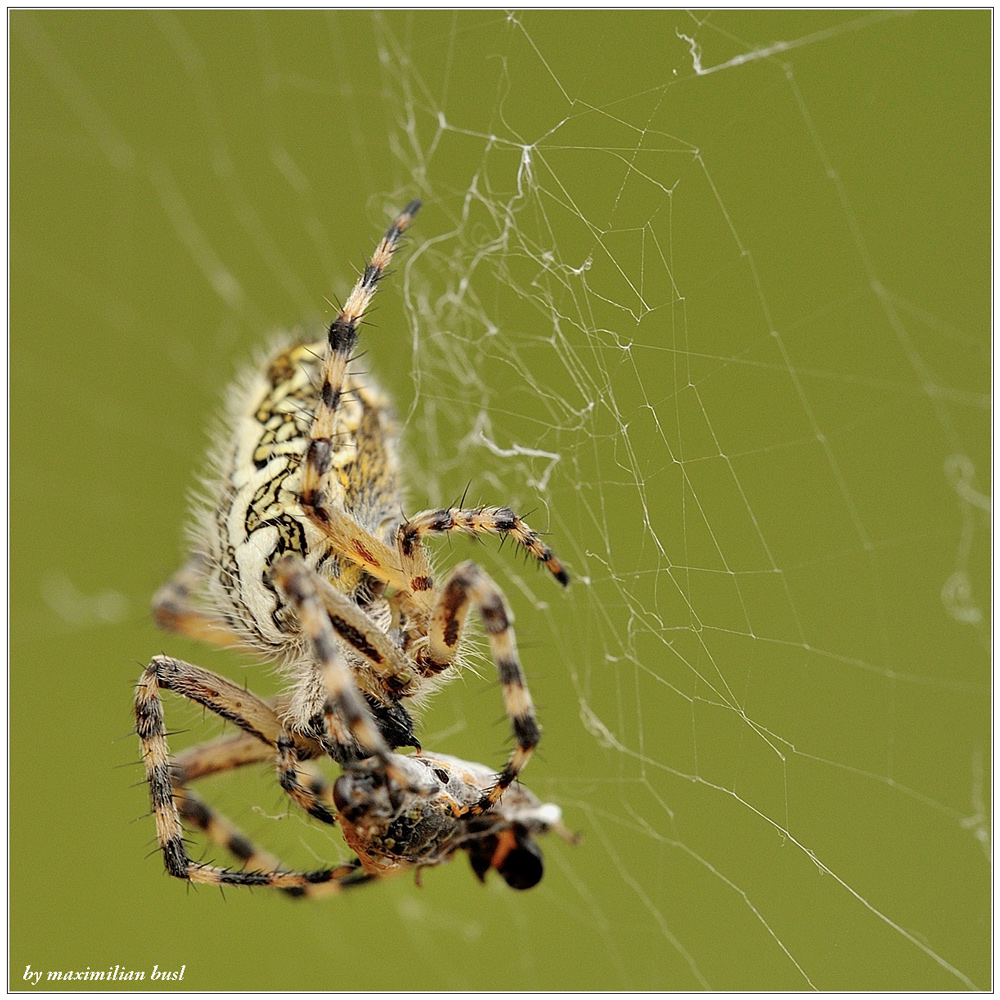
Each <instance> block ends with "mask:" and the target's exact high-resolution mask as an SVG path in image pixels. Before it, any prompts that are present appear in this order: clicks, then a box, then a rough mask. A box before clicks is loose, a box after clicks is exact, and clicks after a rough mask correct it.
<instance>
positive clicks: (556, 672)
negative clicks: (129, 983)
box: [9, 11, 992, 990]
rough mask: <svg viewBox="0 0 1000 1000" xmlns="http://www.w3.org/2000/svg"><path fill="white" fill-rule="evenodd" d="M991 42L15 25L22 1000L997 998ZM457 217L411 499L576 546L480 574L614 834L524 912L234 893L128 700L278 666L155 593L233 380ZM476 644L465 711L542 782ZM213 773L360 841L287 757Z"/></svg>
mask: <svg viewBox="0 0 1000 1000" xmlns="http://www.w3.org/2000/svg"><path fill="white" fill-rule="evenodd" d="M990 17H991V15H990V14H989V13H988V12H965V13H916V14H876V15H869V14H865V13H858V12H831V11H825V12H816V13H808V14H807V13H794V12H793V13H757V14H743V13H738V12H729V13H726V12H723V13H715V14H711V15H706V16H705V18H704V20H701V21H699V20H698V19H697V18H695V17H693V16H691V15H689V14H674V13H634V12H626V13H618V12H604V13H594V14H580V13H576V14H574V13H554V12H549V13H530V12H529V13H523V14H517V15H516V16H515V15H511V16H508V15H506V14H501V13H490V12H484V13H469V14H454V15H452V14H449V13H429V14H428V13H425V14H419V13H418V14H403V13H392V14H385V15H378V14H368V13H364V12H357V13H348V14H335V15H324V14H319V13H287V14H278V13H262V14H257V13H253V14H222V13H213V14H199V13H190V12H189V13H182V14H178V15H172V14H162V15H149V14H146V13H110V12H107V13H84V14H78V13H37V12H15V13H14V14H12V15H11V19H10V26H11V49H10V57H11V61H10V87H11V91H10V93H11V101H10V113H11V116H10V149H11V185H10V212H11V215H10V218H11V232H10V248H11V266H10V279H11V286H10V287H11V298H10V316H11V341H10V359H11V371H10V382H11V407H10V415H11V438H10V440H11V501H12V506H11V533H10V542H11V573H10V580H11V619H10V620H11V658H10V713H9V719H10V737H9V749H10V758H9V759H10V765H9V768H10V770H9V777H10V813H9V815H10V875H11V887H10V970H9V976H10V983H11V986H12V987H13V988H21V987H26V986H27V983H25V981H24V979H23V976H24V971H25V967H26V966H28V965H30V966H31V968H32V969H33V970H34V969H40V970H43V971H49V970H63V971H68V970H77V971H85V970H86V969H87V968H88V967H89V968H91V969H107V968H109V967H114V966H115V965H119V966H122V967H123V968H125V969H136V970H146V971H147V973H148V971H149V970H151V969H152V968H153V966H154V965H158V966H159V968H160V969H170V970H175V969H180V967H181V966H184V967H185V976H184V981H183V983H182V984H178V985H182V986H183V987H186V988H189V989H197V990H203V989H250V988H263V989H279V988H281V989H292V988H298V989H306V988H308V989H354V988H358V989H360V988H364V989H372V988H386V989H394V990H404V989H405V990H416V989H470V988H472V989H484V988H492V989H515V988H550V989H551V988H587V987H590V988H602V989H608V988H631V989H654V988H666V989H689V988H698V987H705V986H708V987H712V988H719V989H736V988H746V989H800V988H808V987H810V986H815V987H818V988H823V989H865V988H868V989H883V990H887V989H894V988H901V989H963V988H969V987H975V988H989V987H990V986H991V980H990V976H991V969H990V940H991V927H990V914H991V910H990V871H989V863H988V858H989V850H990V848H989V843H988V833H989V829H990V825H989V824H990V808H991V803H990V802H989V788H990V786H991V771H990V766H991V751H992V747H991V744H990V656H989V637H990V624H989V621H988V613H989V604H990V577H989V538H988V534H987V532H988V523H989V522H988V517H989V515H988V509H989V499H988V498H989V495H990V492H991V490H990V483H989V463H990V451H989V446H990V437H989V434H990V431H989V417H990V392H991V384H990V285H989V281H990V97H989V93H990V33H991V23H990ZM414 196H419V197H421V198H423V199H424V202H425V207H424V209H423V211H422V213H421V214H420V216H419V219H418V222H417V224H416V226H415V227H414V230H413V233H412V237H411V238H410V239H409V240H408V245H407V249H406V251H405V253H404V254H403V257H402V259H401V260H400V262H399V263H398V266H397V268H396V273H395V276H394V277H393V278H392V279H390V280H389V281H387V282H386V283H385V285H384V287H383V290H382V292H381V293H380V295H379V300H378V303H377V309H376V310H375V312H374V314H373V316H372V317H371V318H372V326H371V327H369V328H368V329H367V330H366V332H365V338H364V350H365V354H364V358H363V361H359V362H358V364H363V365H364V366H365V367H366V368H368V369H369V370H371V371H373V372H374V373H376V374H377V377H378V379H379V380H380V381H381V383H382V384H383V385H384V386H385V387H386V388H387V390H388V391H389V392H391V394H392V395H393V398H394V399H395V401H396V404H397V407H398V409H399V411H400V414H401V416H402V417H403V419H404V420H405V422H406V430H407V438H406V442H407V446H406V459H407V463H408V466H409V468H410V473H411V474H410V489H409V495H408V501H407V504H408V506H407V509H408V510H410V511H414V510H417V509H420V508H422V507H425V506H428V505H431V504H438V503H441V502H445V503H447V502H450V501H452V500H454V499H455V498H456V497H459V496H461V495H462V493H463V491H464V490H465V489H466V488H467V487H468V490H469V493H468V496H469V502H476V503H478V502H500V503H510V504H512V505H513V506H515V507H517V508H518V509H519V510H521V511H527V512H530V518H531V522H532V523H533V524H535V525H537V526H539V527H540V528H543V529H545V530H546V531H548V532H549V540H550V542H551V544H552V545H553V547H554V548H555V549H556V551H557V552H558V553H559V554H560V555H561V556H562V557H563V558H564V559H565V561H566V563H567V564H568V566H569V568H570V570H571V571H572V573H573V574H574V577H575V582H574V585H573V586H572V587H571V588H570V590H569V591H568V592H567V593H562V592H559V588H558V587H556V586H555V585H553V583H552V581H551V580H549V579H547V578H546V577H545V575H544V574H543V573H540V572H537V571H535V570H534V568H533V567H530V566H526V565H525V563H524V561H523V560H521V559H520V558H519V557H518V554H517V553H516V552H514V551H512V549H511V547H510V546H505V547H504V548H503V550H502V551H499V552H498V546H497V545H496V544H494V543H490V542H486V543H485V544H483V545H480V546H478V547H475V548H474V552H475V555H476V557H477V558H479V559H480V560H481V561H482V562H483V564H484V565H485V566H486V567H487V568H488V569H489V571H490V572H491V573H493V574H494V575H495V576H496V578H497V579H498V580H499V581H501V583H502V584H503V586H504V588H505V590H506V592H507V593H508V594H509V596H510V599H511V602H512V604H513V607H514V611H515V614H516V618H517V623H518V635H519V640H520V645H521V648H522V652H523V657H524V660H525V664H526V668H527V670H528V673H529V678H530V681H531V684H532V689H533V692H534V694H535V698H536V701H537V703H538V705H539V711H540V715H541V719H542V722H543V725H544V728H545V736H544V741H543V745H542V747H541V748H540V753H539V755H538V756H537V757H536V759H534V760H533V761H532V762H531V766H530V768H529V770H528V771H527V772H526V774H525V781H526V783H527V784H528V785H529V786H530V787H531V788H532V789H534V790H535V791H536V792H537V793H538V794H540V795H542V796H544V797H545V798H546V799H547V800H549V801H553V802H557V803H559V804H560V805H562V807H563V809H564V811H565V815H566V819H567V822H568V824H569V825H570V826H572V827H573V828H574V829H577V830H579V831H581V832H582V834H583V839H582V841H581V843H580V844H579V845H578V846H575V847H572V846H570V845H567V844H565V843H563V842H562V841H559V840H558V839H556V838H555V837H552V838H549V840H547V841H546V842H545V843H544V844H543V848H544V851H545V854H546V861H547V872H546V876H545V879H544V880H543V882H542V883H541V884H540V885H539V886H538V887H537V888H536V889H533V890H532V891H530V892H526V893H520V894H519V893H515V892H513V891H511V890H509V889H508V888H507V887H506V886H505V885H503V884H502V883H501V882H500V881H499V880H498V879H491V880H490V882H489V884H488V885H487V886H485V887H483V886H480V885H479V884H478V883H477V882H476V881H475V879H474V878H473V877H472V875H471V873H470V872H469V870H468V866H467V864H466V863H465V861H464V860H463V859H457V860H456V862H455V863H454V864H451V865H449V866H446V867H444V868H441V869H439V870H435V871H428V872H425V873H424V878H423V883H424V884H423V887H422V888H418V887H417V886H415V885H414V882H413V879H412V877H409V876H404V877H402V878H399V879H397V880H395V881H391V882H386V883H383V884H380V885H376V886H372V887H366V888H365V889H363V890H360V891H358V892H357V893H354V894H351V895H349V896H344V897H341V898H338V899H334V900H329V901H325V902H322V903H320V902H316V903H310V902H307V903H304V904H302V903H299V904H296V903H295V902H294V901H290V900H288V899H286V898H284V897H283V896H281V895H278V894H269V893H267V892H263V891H258V892H253V893H247V892H244V893H241V892H238V891H235V890H233V891H230V892H228V893H226V895H225V897H223V896H222V894H220V893H219V892H215V891H207V890H201V891H197V892H195V891H187V890H186V889H185V887H184V886H183V885H182V884H180V883H178V882H174V881H172V880H170V879H169V878H168V877H166V876H165V875H164V874H163V873H162V866H161V863H160V860H159V858H158V857H157V855H156V853H155V850H153V849H154V847H155V843H154V841H153V839H152V838H153V823H152V820H151V819H150V818H149V817H148V816H146V815H145V813H146V809H147V804H146V793H145V788H144V786H143V785H142V783H141V768H140V767H139V766H138V765H137V764H136V761H137V758H138V748H137V744H136V740H135V737H134V736H133V735H132V734H131V727H132V723H131V721H130V702H131V694H132V684H133V683H134V680H135V678H136V677H137V676H138V674H139V672H140V670H141V669H142V667H143V665H144V664H145V663H146V662H148V659H149V657H150V656H151V655H153V654H154V653H158V652H161V651H169V652H171V653H173V654H176V655H179V656H182V657H185V658H188V659H193V660H196V661H197V662H199V663H202V664H203V665H205V666H209V667H211V668H213V669H217V670H220V671H223V672H225V673H227V674H228V675H229V676H232V677H235V678H238V679H240V680H241V681H244V680H245V681H246V683H247V684H248V685H250V686H252V687H253V688H254V689H255V690H260V691H262V692H268V691H273V690H274V686H275V683H276V681H275V679H274V678H273V677H272V675H271V674H270V673H269V671H268V670H267V668H266V667H264V666H261V665H259V664H255V663H253V662H251V661H250V660H248V659H247V658H245V657H243V658H241V657H239V656H234V655H231V654H230V655H227V654H224V653H221V652H218V651H208V650H202V649H199V648H198V647H196V646H195V644H193V643H190V642H187V641H184V640H181V639H178V638H174V637H171V636H167V635H164V634H161V633H159V632H157V631H156V630H155V629H154V627H153V626H152V624H151V622H150V620H149V615H148V610H147V609H148V602H149V598H150V595H151V594H152V593H153V591H154V590H155V589H156V587H157V586H158V585H159V584H160V583H161V582H162V581H163V580H164V579H165V578H166V577H167V576H168V575H169V574H170V573H171V572H172V570H173V569H174V568H175V566H176V565H177V563H178V561H179V559H180V558H181V549H182V542H183V524H184V521H185V516H186V509H187V495H188V494H189V492H190V491H191V490H192V489H194V488H195V487H196V485H197V470H198V469H199V467H200V465H201V462H202V454H203V451H204V447H205V441H206V437H205V427H206V426H207V425H208V423H209V420H210V417H211V415H212V414H213V413H214V412H216V410H217V408H218V401H219V398H220V394H221V392H222V391H223V389H224V387H225V385H226V384H227V382H228V381H229V380H230V378H231V377H232V375H233V373H234V372H235V371H236V370H237V368H238V366H239V365H240V364H242V363H245V362H246V361H247V360H248V359H249V358H250V357H252V356H253V353H254V351H255V350H257V349H258V348H259V347H260V345H262V344H263V343H266V341H267V338H268V336H269V335H271V334H272V333H273V331H275V330H278V329H281V328H287V327H288V326H290V325H293V324H296V323H299V322H313V323H317V324H321V323H322V322H323V320H324V319H326V320H329V317H330V316H331V313H332V308H333V307H332V306H331V305H330V303H331V302H335V301H336V300H337V298H338V297H342V296H343V295H344V294H345V293H346V291H347V289H348V288H349V287H350V283H351V281H352V280H353V277H354V275H355V273H356V269H357V268H358V267H359V266H361V265H362V263H363V261H364V258H365V255H366V254H367V253H368V252H369V251H370V249H371V247H372V245H373V244H374V240H375V238H376V237H377V235H378V234H379V233H380V231H381V230H383V228H384V227H385V225H386V223H387V220H388V218H389V217H390V215H391V214H392V212H393V211H395V210H397V209H398V208H399V207H400V206H401V205H402V204H404V203H405V201H407V200H408V199H409V198H411V197H414ZM435 549H436V550H437V551H438V553H439V556H440V559H441V562H442V564H450V563H451V562H454V561H455V560H458V559H460V558H467V557H468V555H469V552H470V543H469V542H468V541H466V540H464V539H455V540H452V541H451V542H448V541H446V540H445V541H441V542H438V543H436V545H435ZM472 665H473V666H474V667H475V672H473V671H470V672H469V673H468V674H467V675H466V676H465V677H464V679H463V680H461V681H458V682H456V683H455V684H453V685H452V686H451V687H450V688H449V689H448V690H447V691H445V692H443V693H442V694H441V695H440V696H439V697H438V699H437V700H436V701H435V702H434V703H433V705H432V706H431V708H430V710H429V711H428V712H427V713H426V715H425V716H424V718H423V721H422V723H421V733H422V735H423V737H424V742H425V745H427V746H429V747H433V748H436V749H440V750H444V751H448V752H452V753H456V754H459V755H462V756H464V757H466V758H471V759H475V760H481V761H487V762H490V763H499V762H500V761H501V760H502V759H503V754H504V751H505V740H506V729H505V726H504V724H503V720H502V713H501V708H500V697H499V692H498V691H497V689H496V684H495V680H494V679H493V678H492V677H491V668H490V666H489V664H488V662H487V661H486V659H485V658H484V657H483V656H481V655H479V654H476V655H475V656H474V657H473V660H472ZM168 713H169V723H170V725H171V728H172V729H174V730H177V731H178V735H177V737H176V740H175V742H176V745H178V746H180V745H184V744H185V743H189V742H192V741H194V740H198V739H203V738H207V737H209V736H210V735H212V734H213V733H214V732H215V731H216V728H215V727H214V726H213V725H212V723H211V720H206V719H203V718H202V717H201V715H200V713H198V712H196V711H192V710H191V709H190V708H189V707H188V706H184V705H181V704H178V703H177V702H176V701H175V700H172V701H171V702H170V704H169V705H168ZM206 794H207V795H208V796H209V797H210V798H211V800H212V801H213V802H216V803H217V804H218V805H219V806H220V807H222V808H224V809H225V810H226V811H227V812H228V813H229V814H230V815H231V816H232V817H233V818H235V819H236V820H237V821H238V822H239V823H240V824H241V825H242V826H243V827H244V828H245V829H246V830H247V831H248V832H249V833H251V834H252V836H253V837H254V838H256V839H258V840H259V841H261V842H262V843H263V844H264V845H266V846H269V847H271V848H272V849H274V850H276V851H279V852H280V853H281V854H282V856H283V857H284V858H285V859H286V860H287V861H288V863H290V864H295V865H303V866H308V867H314V866H315V865H316V864H320V863H323V862H327V861H332V860H335V859H336V858H338V857H342V856H343V854H344V852H345V848H344V847H343V845H342V844H341V843H339V841H338V839H337V838H336V837H335V836H334V835H333V834H331V833H330V832H329V831H327V830H316V829H314V826H315V824H311V823H308V822H306V821H304V820H303V819H302V818H301V817H300V816H298V815H297V814H295V813H293V812H291V811H290V810H289V808H288V806H287V804H286V802H285V800H284V799H283V798H282V796H281V794H280V793H279V792H278V790H277V788H276V786H275V784H274V782H273V780H272V778H271V777H270V776H269V775H268V773H267V770H266V769H264V770H263V771H261V772H255V773H253V774H247V775H238V776H229V777H226V778H223V779H219V780H217V781H215V783H214V784H213V785H212V787H211V788H208V789H206ZM194 850H195V852H196V854H197V855H198V856H205V857H216V856H218V852H217V851H216V850H214V849H206V848H203V847H202V846H197V847H195V848H194ZM150 852H152V854H151V853H150ZM50 985H51V984H50ZM70 985H73V986H75V987H78V988H79V987H81V986H83V987H84V988H86V985H87V984H85V983H79V982H74V983H72V984H70ZM144 985H146V986H150V985H156V984H155V983H151V982H150V981H149V980H148V979H147V981H146V982H145V984H144Z"/></svg>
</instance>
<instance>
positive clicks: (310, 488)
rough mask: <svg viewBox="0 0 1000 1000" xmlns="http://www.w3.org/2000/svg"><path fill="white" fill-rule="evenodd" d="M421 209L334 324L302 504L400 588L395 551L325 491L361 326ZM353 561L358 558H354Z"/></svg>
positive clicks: (404, 218)
mask: <svg viewBox="0 0 1000 1000" xmlns="http://www.w3.org/2000/svg"><path fill="white" fill-rule="evenodd" d="M419 208H420V202H419V201H411V202H410V203H409V204H408V205H407V206H406V208H404V209H403V211H402V212H401V213H400V214H399V216H398V217H397V218H396V219H395V221H394V222H393V223H392V225H391V226H389V229H388V230H387V231H386V234H385V236H384V237H383V238H382V240H381V242H380V243H379V245H378V246H377V247H376V248H375V252H374V253H373V254H372V258H371V261H370V262H369V263H368V265H367V266H366V267H365V269H364V271H363V272H362V273H361V275H360V276H359V277H358V280H357V283H356V284H355V286H354V288H353V289H352V291H351V294H350V295H348V297H347V301H346V302H345V303H344V307H343V309H342V310H341V311H340V314H339V315H338V316H337V318H336V319H335V320H334V321H333V322H332V323H331V324H330V329H329V332H328V334H327V349H326V354H325V356H324V358H323V369H322V384H321V387H320V393H319V400H318V402H317V405H316V412H315V414H314V416H313V421H312V426H311V428H310V430H309V446H308V448H307V449H306V454H305V461H304V462H303V472H302V487H301V491H302V495H301V503H302V508H303V510H304V511H305V514H306V516H307V517H308V518H309V519H310V520H311V521H312V522H313V523H314V524H315V525H316V526H317V527H318V528H319V529H320V530H321V531H323V532H325V533H327V534H328V535H329V536H330V538H331V540H332V541H334V542H335V544H336V545H337V548H338V551H341V552H344V553H347V554H351V553H356V554H357V557H358V560H359V561H361V563H362V565H364V566H365V568H366V569H367V570H368V571H369V572H370V573H371V575H372V576H374V577H375V578H376V579H379V580H385V581H386V582H388V583H393V584H395V585H397V586H398V585H399V581H398V580H397V579H395V578H393V573H392V563H393V556H392V554H391V550H390V549H389V548H388V547H387V546H384V545H382V544H381V543H380V542H377V541H376V540H375V539H374V538H372V536H371V535H370V534H369V533H368V532H365V531H364V530H363V529H361V528H360V527H359V526H357V525H354V527H353V529H352V527H351V524H353V522H352V519H351V518H349V517H346V515H344V514H343V513H341V515H340V516H339V517H338V516H337V514H336V507H335V505H334V504H332V503H331V497H330V496H329V495H327V493H326V491H325V490H324V483H325V481H326V479H327V474H328V473H329V471H330V465H331V455H332V453H333V438H334V434H335V432H336V426H337V411H338V409H339V407H340V397H341V393H342V391H343V387H344V378H345V376H346V374H347V365H348V363H349V362H350V360H351V354H352V353H353V351H354V347H355V345H356V344H357V340H358V325H359V324H360V322H361V319H362V317H363V316H364V313H365V310H366V309H367V308H368V306H369V304H370V303H371V300H372V297H373V296H374V294H375V289H376V287H377V286H378V283H379V280H380V279H381V278H382V275H383V274H384V273H385V269H386V267H387V266H388V264H389V261H390V260H391V258H392V255H393V253H394V251H395V250H396V248H397V247H398V246H399V244H400V241H401V240H402V236H403V233H404V232H405V231H406V229H407V227H408V226H409V225H410V222H411V221H412V220H413V216H414V215H415V214H416V212H417V210H418V209H419ZM338 522H339V523H338ZM345 522H350V524H348V523H345ZM345 536H346V537H345ZM351 536H353V537H351ZM364 536H367V538H366V537H364ZM345 543H346V544H345ZM372 543H374V545H373V544H372ZM351 558H355V556H354V555H351ZM397 572H398V571H397ZM386 574H389V575H388V576H387V575H386Z"/></svg>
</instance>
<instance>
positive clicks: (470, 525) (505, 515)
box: [396, 507, 569, 591]
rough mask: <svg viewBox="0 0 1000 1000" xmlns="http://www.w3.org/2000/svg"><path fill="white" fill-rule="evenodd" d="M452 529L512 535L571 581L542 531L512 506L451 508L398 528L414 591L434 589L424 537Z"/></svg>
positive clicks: (425, 513) (563, 581) (562, 578)
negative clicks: (423, 549)
mask: <svg viewBox="0 0 1000 1000" xmlns="http://www.w3.org/2000/svg"><path fill="white" fill-rule="evenodd" d="M450 531H459V532H462V533H463V534H466V535H473V536H475V535H499V536H500V537H501V538H504V537H507V536H510V537H511V538H513V539H514V541H515V542H517V544H518V545H520V546H521V547H522V548H523V549H524V550H525V551H527V552H529V553H530V554H531V555H532V556H534V558H535V559H537V560H538V561H539V562H540V563H541V564H542V565H543V566H545V567H546V569H548V570H549V572H550V573H551V574H552V575H553V576H554V577H555V578H556V579H557V580H558V581H559V582H560V583H561V584H562V585H563V586H564V587H565V586H566V585H567V584H568V583H569V573H567V572H566V569H565V567H564V566H563V565H562V563H561V562H560V561H559V560H558V559H557V558H556V557H555V555H553V553H552V549H550V548H549V547H548V545H546V544H545V543H544V542H543V541H542V539H541V537H540V536H539V534H538V532H536V531H532V529H531V528H529V527H528V525H527V524H526V523H525V522H524V521H523V520H522V519H521V518H520V517H518V516H517V515H516V514H515V513H514V512H513V511H512V510H511V509H510V508H509V507H475V508H463V507H450V508H448V509H442V510H426V511H423V512H422V513H420V514H416V515H414V516H413V517H411V518H410V519H409V520H408V521H406V522H405V523H404V524H401V525H400V526H399V528H397V529H396V544H397V546H398V548H399V552H400V556H401V557H402V564H403V568H404V569H405V570H406V571H407V573H408V575H409V577H410V588H411V589H412V590H415V591H417V590H428V589H430V581H429V580H428V579H427V573H428V570H427V560H426V557H425V556H424V554H423V551H422V548H423V546H422V539H424V538H426V537H427V536H428V535H443V534H446V533H448V532H450Z"/></svg>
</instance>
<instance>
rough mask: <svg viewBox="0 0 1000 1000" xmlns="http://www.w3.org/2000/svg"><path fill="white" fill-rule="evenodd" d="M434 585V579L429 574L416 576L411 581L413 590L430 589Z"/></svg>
mask: <svg viewBox="0 0 1000 1000" xmlns="http://www.w3.org/2000/svg"><path fill="white" fill-rule="evenodd" d="M433 586H434V581H433V580H432V579H431V578H430V577H429V576H415V577H414V578H413V579H412V580H411V581H410V587H411V588H412V589H413V590H430V589H431V588H432V587H433Z"/></svg>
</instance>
